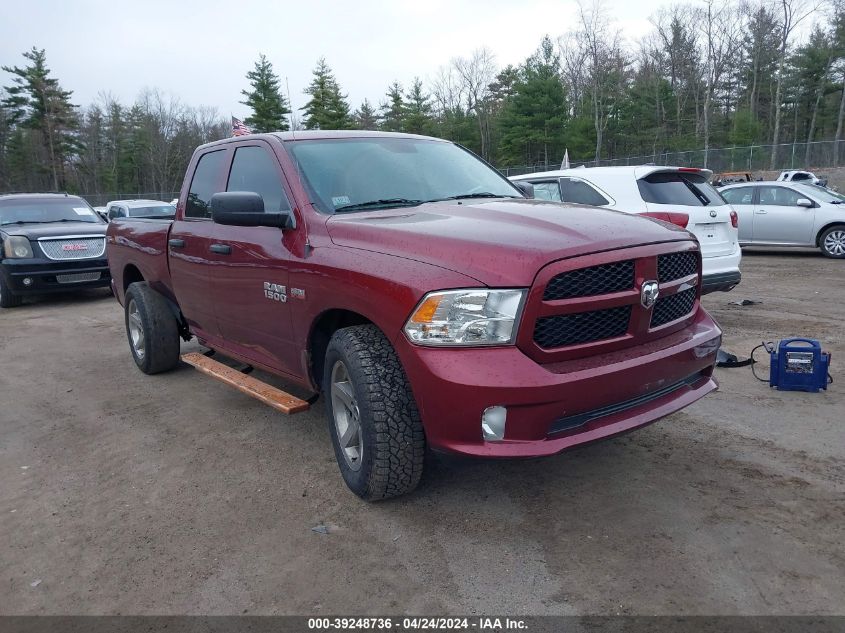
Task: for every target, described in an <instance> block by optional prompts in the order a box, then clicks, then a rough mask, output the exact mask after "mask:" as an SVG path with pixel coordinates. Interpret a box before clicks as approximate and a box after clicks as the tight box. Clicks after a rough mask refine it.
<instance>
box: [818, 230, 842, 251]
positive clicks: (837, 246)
mask: <svg viewBox="0 0 845 633" xmlns="http://www.w3.org/2000/svg"><path fill="white" fill-rule="evenodd" d="M819 246H820V247H821V249H822V254H824V255H826V256H827V257H834V258H836V259H842V258H845V226H832V227H830V228H829V229H827V230H826V231H825V232H824V233H822V236H821V237H820V238H819Z"/></svg>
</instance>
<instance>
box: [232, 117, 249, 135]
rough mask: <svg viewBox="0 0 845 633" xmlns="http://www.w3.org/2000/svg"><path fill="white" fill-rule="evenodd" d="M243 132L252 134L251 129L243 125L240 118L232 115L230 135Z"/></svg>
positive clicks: (242, 133)
mask: <svg viewBox="0 0 845 633" xmlns="http://www.w3.org/2000/svg"><path fill="white" fill-rule="evenodd" d="M244 134H252V130H250V129H249V128H248V127H247V126H245V125H244V122H243V121H241V120H240V119H236V118H235V117H232V136H243V135H244Z"/></svg>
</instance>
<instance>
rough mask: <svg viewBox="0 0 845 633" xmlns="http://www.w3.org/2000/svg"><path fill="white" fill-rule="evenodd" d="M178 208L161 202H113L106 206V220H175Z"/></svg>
mask: <svg viewBox="0 0 845 633" xmlns="http://www.w3.org/2000/svg"><path fill="white" fill-rule="evenodd" d="M175 216H176V207H175V206H174V205H172V204H170V203H169V202H162V201H161V200H113V201H111V202H109V203H108V204H107V205H106V220H107V221H109V222H111V221H112V220H114V219H117V218H163V219H168V218H169V219H171V220H172V219H173V218H174V217H175Z"/></svg>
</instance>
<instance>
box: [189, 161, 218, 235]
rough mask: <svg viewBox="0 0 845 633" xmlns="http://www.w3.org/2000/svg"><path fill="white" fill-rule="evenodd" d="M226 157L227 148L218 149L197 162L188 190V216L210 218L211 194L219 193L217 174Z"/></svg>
mask: <svg viewBox="0 0 845 633" xmlns="http://www.w3.org/2000/svg"><path fill="white" fill-rule="evenodd" d="M225 158H226V150H217V151H214V152H209V153H208V154H203V156H202V158H200V160H199V162H198V163H197V168H196V170H195V171H194V177H193V179H192V180H191V189H190V191H189V192H188V202H187V204H186V205H185V217H186V218H210V217H211V209H209V208H208V205H209V204H210V203H211V196H213V195H214V194H215V193H218V190H217V176H218V175H219V174H220V169H221V168H222V166H223V160H224V159H225Z"/></svg>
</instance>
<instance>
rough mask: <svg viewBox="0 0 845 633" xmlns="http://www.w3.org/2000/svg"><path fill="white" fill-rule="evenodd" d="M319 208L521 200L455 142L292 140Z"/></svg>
mask: <svg viewBox="0 0 845 633" xmlns="http://www.w3.org/2000/svg"><path fill="white" fill-rule="evenodd" d="M287 147H288V148H289V150H290V152H291V155H292V156H293V158H294V160H295V161H296V163H297V166H298V167H299V171H300V174H301V176H302V178H303V180H304V181H305V183H306V186H307V187H308V188H309V190H310V194H311V197H312V201H313V202H314V204H315V206H317V207H318V208H319V209H321V210H322V211H324V212H326V213H334V212H345V211H361V210H365V209H374V208H389V207H400V206H413V205H417V204H421V203H423V202H432V201H435V200H444V199H454V198H474V197H478V198H500V197H507V198H521V197H522V194H521V192H520V191H519V190H518V189H516V188H515V187H514V186H513V185H511V184H510V183H509V182H508V181H507V180H506V179H505V178H504V177H503V176H501V175H500V174H499V173H498V172H497V171H495V170H494V169H492V168H491V167H489V166H488V165H486V164H485V163H484V162H482V161H481V160H479V159H478V158H476V157H475V156H474V155H473V154H471V153H470V152H468V151H466V150H464V149H462V148H460V147H458V146H457V145H454V144H453V143H447V142H441V141H432V140H426V139H416V138H378V137H373V138H354V139H326V140H309V141H291V142H289V143H287Z"/></svg>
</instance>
